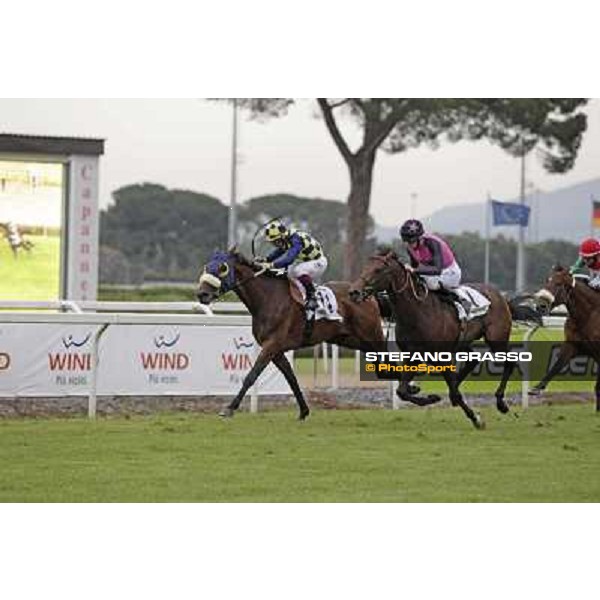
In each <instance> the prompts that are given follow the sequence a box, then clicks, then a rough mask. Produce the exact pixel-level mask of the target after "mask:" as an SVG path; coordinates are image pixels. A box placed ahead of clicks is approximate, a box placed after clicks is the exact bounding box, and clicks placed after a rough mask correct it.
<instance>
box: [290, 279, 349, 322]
mask: <svg viewBox="0 0 600 600" xmlns="http://www.w3.org/2000/svg"><path fill="white" fill-rule="evenodd" d="M290 292H291V294H292V298H293V299H294V300H295V301H296V302H298V303H299V304H302V306H304V303H305V302H306V292H305V291H304V286H303V285H302V284H301V283H298V284H296V283H295V282H292V281H290ZM315 297H316V299H317V310H316V311H315V318H314V320H315V321H321V320H324V321H343V320H344V318H343V317H342V315H340V314H339V313H338V303H337V298H336V297H335V294H334V293H333V290H331V288H328V287H327V286H325V285H319V286H317V288H316V293H315ZM310 316H312V315H310Z"/></svg>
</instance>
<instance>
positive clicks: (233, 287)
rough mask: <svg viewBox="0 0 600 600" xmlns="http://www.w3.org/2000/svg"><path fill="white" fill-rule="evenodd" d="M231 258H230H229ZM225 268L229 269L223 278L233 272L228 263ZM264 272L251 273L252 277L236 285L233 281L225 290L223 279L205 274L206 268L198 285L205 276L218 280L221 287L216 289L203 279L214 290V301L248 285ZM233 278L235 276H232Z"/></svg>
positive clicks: (263, 270) (262, 270)
mask: <svg viewBox="0 0 600 600" xmlns="http://www.w3.org/2000/svg"><path fill="white" fill-rule="evenodd" d="M230 258H232V257H230ZM226 264H227V266H228V267H229V270H228V271H227V273H225V275H224V276H225V277H226V276H228V275H229V274H230V272H232V271H233V267H232V265H230V264H229V263H226ZM264 272H265V269H261V270H259V271H255V272H253V273H252V275H250V276H248V277H246V278H245V279H242V280H241V281H238V282H237V283H235V279H234V280H233V282H232V285H231V287H228V288H227V289H224V288H223V279H222V278H221V277H218V276H216V275H213V274H212V273H207V272H206V268H205V269H204V271H203V272H202V275H200V279H199V280H198V284H199V285H200V284H201V283H203V282H202V278H203V277H205V276H207V275H208V276H209V277H214V278H215V279H218V280H219V282H220V283H221V285H220V286H219V287H218V288H217V287H216V286H215V285H214V284H211V283H210V281H207V279H205V281H206V282H207V283H208V285H211V286H212V287H214V288H216V290H217V294H216V296H215V300H216V299H217V298H220V297H221V296H222V295H223V294H226V293H227V292H235V290H237V289H238V288H240V287H241V286H243V285H245V284H246V283H248V282H249V281H252V279H255V278H256V277H258V276H260V275H262V274H263V273H264ZM234 277H235V274H234Z"/></svg>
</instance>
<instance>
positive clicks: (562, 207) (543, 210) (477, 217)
mask: <svg viewBox="0 0 600 600" xmlns="http://www.w3.org/2000/svg"><path fill="white" fill-rule="evenodd" d="M592 197H595V198H596V199H598V200H599V201H600V178H598V179H593V180H592V181H587V182H584V183H580V184H577V185H573V186H569V187H566V188H562V189H559V190H555V191H552V192H544V193H540V194H538V197H537V199H534V200H533V206H532V216H531V221H530V227H529V239H530V240H531V241H540V242H541V241H545V240H551V239H553V240H566V241H570V242H578V241H580V240H581V238H584V237H586V236H589V235H590V221H591V210H592V209H591V198H592ZM497 199H498V200H502V201H507V202H518V199H509V198H497ZM528 200H529V201H530V202H531V197H530V198H529V199H528ZM484 208H485V206H484V204H483V203H479V204H458V205H455V206H447V207H445V208H442V209H440V210H438V211H436V212H434V213H433V214H431V215H430V216H429V217H426V218H425V219H423V221H424V223H425V224H426V226H427V228H428V229H430V230H431V231H437V232H440V233H447V234H460V233H463V232H467V231H471V232H478V233H479V234H480V235H482V236H483V235H484V234H485V220H484V219H485V213H484ZM387 229H389V228H377V233H379V230H381V231H382V234H384V235H385V233H386V231H385V230H387ZM500 233H501V234H503V235H504V236H505V237H516V235H517V228H516V227H494V228H492V236H493V235H498V234H500ZM381 241H385V240H383V239H382V240H381Z"/></svg>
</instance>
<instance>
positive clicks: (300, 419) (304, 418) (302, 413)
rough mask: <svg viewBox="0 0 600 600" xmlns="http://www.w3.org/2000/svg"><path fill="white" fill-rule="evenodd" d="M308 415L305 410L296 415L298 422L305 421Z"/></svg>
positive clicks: (308, 412)
mask: <svg viewBox="0 0 600 600" xmlns="http://www.w3.org/2000/svg"><path fill="white" fill-rule="evenodd" d="M308 415H310V410H307V411H306V412H301V413H300V414H299V415H298V421H306V419H307V418H308Z"/></svg>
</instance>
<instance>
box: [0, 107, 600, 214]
mask: <svg viewBox="0 0 600 600" xmlns="http://www.w3.org/2000/svg"><path fill="white" fill-rule="evenodd" d="M587 113H588V115H589V128H588V131H587V133H586V136H585V138H584V142H583V146H582V148H581V152H580V154H579V158H578V161H577V164H576V166H575V168H574V169H573V170H572V171H571V172H569V173H567V174H566V175H548V174H547V173H545V172H544V171H543V169H542V167H541V165H540V164H539V163H538V162H537V161H536V160H535V159H531V160H530V161H529V165H528V179H529V181H531V182H532V183H533V184H535V185H536V186H537V187H539V188H541V189H543V190H551V189H556V188H559V187H565V186H567V185H570V184H573V183H579V182H582V181H586V180H589V179H594V178H597V177H600V100H598V99H595V100H593V101H592V102H591V103H590V104H589V105H588V108H587ZM317 114H318V111H317V108H316V105H315V103H313V102H312V101H310V100H306V101H302V102H300V103H299V104H298V105H297V106H296V107H294V108H293V109H292V110H291V111H290V113H289V115H288V116H287V117H285V118H283V119H274V120H271V121H268V122H267V123H258V122H254V121H248V120H247V119H246V118H245V117H243V116H242V119H241V121H240V134H239V136H240V139H239V152H240V155H241V165H240V169H239V184H238V195H239V198H240V199H241V200H244V199H248V198H251V197H254V196H258V195H262V194H269V193H276V192H289V193H294V194H299V195H305V196H308V197H322V198H327V199H339V200H344V199H345V198H346V196H347V193H348V177H347V172H346V168H345V165H344V164H343V162H342V159H341V157H340V156H339V154H338V152H337V150H336V148H335V147H334V145H333V142H332V140H331V138H330V137H329V135H328V133H327V132H326V129H325V125H324V123H323V121H322V120H320V119H318V118H315V116H316V115H317ZM0 131H1V132H3V133H29V134H38V135H64V136H81V137H101V138H105V139H106V154H105V156H104V157H103V158H102V163H101V191H100V193H101V205H102V206H106V205H107V204H108V203H109V202H110V197H111V193H112V191H113V190H114V189H116V188H118V187H120V186H122V185H126V184H131V183H137V182H143V181H150V182H155V183H161V184H163V185H165V186H167V187H178V188H186V189H192V190H196V191H201V192H206V193H208V194H211V195H214V196H216V197H218V198H220V199H221V200H222V201H224V202H228V201H229V185H230V184H229V173H230V171H229V169H230V144H231V108H230V107H229V106H227V105H224V104H219V103H215V102H209V101H205V100H194V99H182V100H174V99H158V100H155V99H0ZM519 176H520V170H519V162H518V160H516V159H513V158H511V157H509V156H508V155H506V154H505V153H504V152H503V151H502V150H500V149H499V148H497V147H495V146H491V145H490V144H488V143H486V142H479V143H459V144H454V145H446V146H444V147H442V148H440V149H439V150H436V151H432V150H428V149H418V150H411V151H409V152H407V153H405V154H401V155H393V156H388V155H385V154H383V153H380V155H379V158H378V161H377V164H376V171H375V181H374V188H373V196H372V202H371V214H372V215H373V216H374V217H375V219H376V220H377V221H378V222H379V223H380V224H382V225H395V224H397V223H398V222H399V221H401V220H402V219H404V218H405V217H408V216H410V210H411V209H410V205H411V200H410V198H411V194H417V201H416V202H417V207H416V214H417V216H420V217H423V216H426V215H428V214H430V213H431V212H433V211H434V210H436V208H439V207H441V206H447V205H451V204H458V203H465V202H480V201H481V200H482V199H483V198H484V197H485V195H486V193H487V192H488V191H489V192H490V193H491V194H492V195H493V196H494V197H496V198H499V199H511V198H514V197H516V196H517V195H518V192H519Z"/></svg>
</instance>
